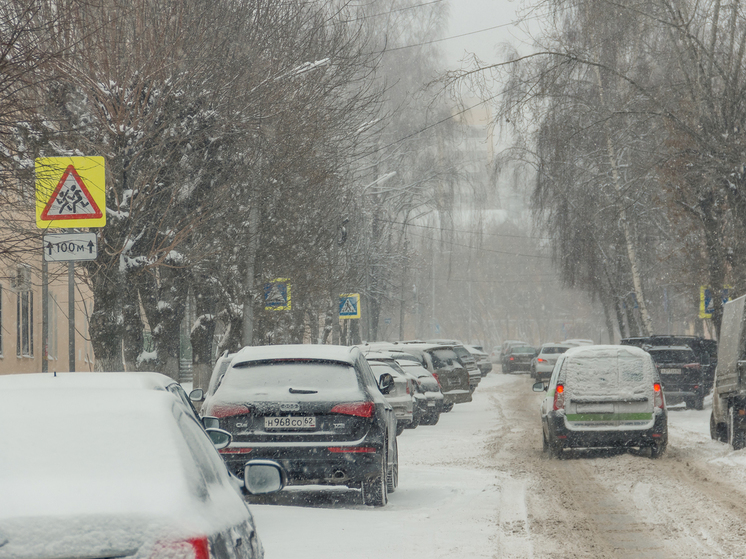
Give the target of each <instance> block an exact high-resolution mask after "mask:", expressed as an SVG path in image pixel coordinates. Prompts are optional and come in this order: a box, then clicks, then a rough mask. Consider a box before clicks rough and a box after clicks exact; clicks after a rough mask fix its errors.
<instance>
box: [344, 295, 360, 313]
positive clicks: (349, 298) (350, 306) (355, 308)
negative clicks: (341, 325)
mask: <svg viewBox="0 0 746 559" xmlns="http://www.w3.org/2000/svg"><path fill="white" fill-rule="evenodd" d="M339 318H360V293H343V294H342V295H340V296H339Z"/></svg>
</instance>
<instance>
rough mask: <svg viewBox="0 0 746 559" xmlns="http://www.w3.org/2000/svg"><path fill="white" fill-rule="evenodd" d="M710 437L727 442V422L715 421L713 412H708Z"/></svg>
mask: <svg viewBox="0 0 746 559" xmlns="http://www.w3.org/2000/svg"><path fill="white" fill-rule="evenodd" d="M710 438H711V439H712V440H715V441H720V442H721V443H727V442H728V424H727V423H717V422H715V414H714V413H711V414H710Z"/></svg>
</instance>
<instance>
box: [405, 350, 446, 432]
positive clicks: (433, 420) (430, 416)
mask: <svg viewBox="0 0 746 559" xmlns="http://www.w3.org/2000/svg"><path fill="white" fill-rule="evenodd" d="M407 355H408V354H407ZM408 357H411V359H409V358H407V357H405V356H404V355H401V356H398V357H396V362H397V363H399V365H400V366H401V368H402V369H404V370H405V371H406V372H407V373H409V374H411V375H413V376H415V377H416V378H417V383H418V387H419V390H420V391H421V392H422V394H424V396H425V409H424V410H423V411H422V413H421V417H420V420H419V425H435V424H437V423H438V421H439V420H440V414H441V413H443V402H444V397H443V393H442V392H441V390H440V384H439V383H438V380H437V379H436V378H435V377H434V376H433V374H432V373H431V372H430V371H428V370H427V369H425V368H424V367H423V366H422V365H421V364H420V363H419V362H418V361H417V359H416V358H415V357H414V356H412V355H408Z"/></svg>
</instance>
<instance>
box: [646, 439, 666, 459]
mask: <svg viewBox="0 0 746 559" xmlns="http://www.w3.org/2000/svg"><path fill="white" fill-rule="evenodd" d="M667 446H668V433H666V434H665V435H663V437H661V439H660V440H659V441H658V442H657V443H655V444H654V445H653V446H651V447H650V458H653V459H656V458H660V457H661V456H663V453H664V452H666V447H667Z"/></svg>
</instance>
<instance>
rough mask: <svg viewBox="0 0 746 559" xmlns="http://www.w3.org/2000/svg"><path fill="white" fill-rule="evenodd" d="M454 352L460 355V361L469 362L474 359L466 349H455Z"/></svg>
mask: <svg viewBox="0 0 746 559" xmlns="http://www.w3.org/2000/svg"><path fill="white" fill-rule="evenodd" d="M453 351H454V353H455V354H456V355H458V357H459V359H467V360H470V359H474V357H473V356H472V354H471V353H469V352H468V351H466V348H463V347H454V348H453Z"/></svg>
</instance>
